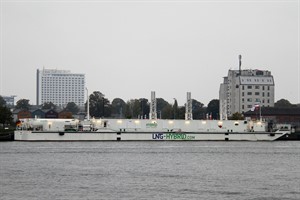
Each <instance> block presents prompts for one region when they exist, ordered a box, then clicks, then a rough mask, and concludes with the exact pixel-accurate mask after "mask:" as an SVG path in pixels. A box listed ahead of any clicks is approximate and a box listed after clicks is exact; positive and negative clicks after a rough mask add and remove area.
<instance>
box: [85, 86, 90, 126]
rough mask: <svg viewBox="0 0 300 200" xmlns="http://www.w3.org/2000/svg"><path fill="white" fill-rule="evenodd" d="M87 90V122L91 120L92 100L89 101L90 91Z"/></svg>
mask: <svg viewBox="0 0 300 200" xmlns="http://www.w3.org/2000/svg"><path fill="white" fill-rule="evenodd" d="M85 89H86V95H87V103H86V110H87V120H88V121H89V120H90V99H89V91H88V89H87V88H85Z"/></svg>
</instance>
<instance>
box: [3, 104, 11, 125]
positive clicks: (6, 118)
mask: <svg viewBox="0 0 300 200" xmlns="http://www.w3.org/2000/svg"><path fill="white" fill-rule="evenodd" d="M12 120H13V118H12V113H11V111H10V109H9V108H8V107H6V106H0V124H2V127H4V126H5V125H8V124H12Z"/></svg>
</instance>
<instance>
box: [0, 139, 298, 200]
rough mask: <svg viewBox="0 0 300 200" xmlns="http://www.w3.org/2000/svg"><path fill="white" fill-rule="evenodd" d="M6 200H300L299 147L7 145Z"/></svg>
mask: <svg viewBox="0 0 300 200" xmlns="http://www.w3.org/2000/svg"><path fill="white" fill-rule="evenodd" d="M0 162H1V163H0V164H1V171H0V172H1V174H0V193H1V194H0V199H1V200H18V199H22V200H27V199H28V200H29V199H30V200H41V199H43V200H48V199H49V200H50V199H51V200H53V199H66V200H77V199H114V200H115V199H222V200H223V199H230V200H232V199H247V200H248V199H259V200H261V199H263V200H266V199H272V200H273V199H278V200H279V199H280V200H282V199H289V200H299V199H300V142H299V141H276V142H225V141H224V142H1V143H0Z"/></svg>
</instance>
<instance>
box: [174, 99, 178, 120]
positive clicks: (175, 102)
mask: <svg viewBox="0 0 300 200" xmlns="http://www.w3.org/2000/svg"><path fill="white" fill-rule="evenodd" d="M173 113H174V116H173V118H174V119H176V118H178V114H179V111H178V103H177V99H174V104H173Z"/></svg>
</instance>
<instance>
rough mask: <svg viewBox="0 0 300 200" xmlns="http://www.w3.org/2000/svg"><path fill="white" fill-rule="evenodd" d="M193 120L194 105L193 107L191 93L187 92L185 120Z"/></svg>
mask: <svg viewBox="0 0 300 200" xmlns="http://www.w3.org/2000/svg"><path fill="white" fill-rule="evenodd" d="M192 119H193V105H192V98H191V92H187V96H186V104H185V120H192Z"/></svg>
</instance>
